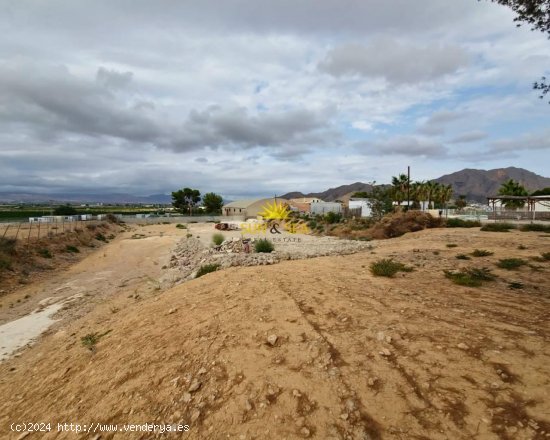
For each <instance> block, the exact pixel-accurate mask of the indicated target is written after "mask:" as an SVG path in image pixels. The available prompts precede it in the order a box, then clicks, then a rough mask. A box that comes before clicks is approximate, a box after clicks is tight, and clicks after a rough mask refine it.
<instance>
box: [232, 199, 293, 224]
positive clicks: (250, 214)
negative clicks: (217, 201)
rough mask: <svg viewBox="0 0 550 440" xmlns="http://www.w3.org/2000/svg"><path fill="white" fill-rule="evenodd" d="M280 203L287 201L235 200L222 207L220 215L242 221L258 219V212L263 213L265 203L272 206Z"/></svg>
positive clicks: (286, 202)
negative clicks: (237, 218)
mask: <svg viewBox="0 0 550 440" xmlns="http://www.w3.org/2000/svg"><path fill="white" fill-rule="evenodd" d="M281 202H283V203H285V204H288V201H287V200H285V199H280V198H268V199H246V200H237V201H235V202H231V203H228V204H227V205H224V206H223V208H222V215H223V216H225V217H239V218H241V219H243V220H248V219H249V218H258V217H259V215H260V212H262V211H263V209H264V206H265V205H266V204H267V203H270V204H273V203H281Z"/></svg>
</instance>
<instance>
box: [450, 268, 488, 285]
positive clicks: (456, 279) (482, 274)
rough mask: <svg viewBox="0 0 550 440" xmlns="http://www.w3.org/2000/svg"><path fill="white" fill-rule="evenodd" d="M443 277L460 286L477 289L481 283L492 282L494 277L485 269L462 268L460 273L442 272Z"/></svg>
mask: <svg viewBox="0 0 550 440" xmlns="http://www.w3.org/2000/svg"><path fill="white" fill-rule="evenodd" d="M443 272H444V273H445V277H446V278H449V279H450V280H451V281H452V282H453V283H455V284H458V285H460V286H468V287H479V286H481V284H482V281H492V280H494V279H495V276H494V275H493V274H492V273H491V271H490V270H489V269H487V268H481V269H478V268H464V269H461V270H460V271H455V272H453V271H450V270H444V271H443Z"/></svg>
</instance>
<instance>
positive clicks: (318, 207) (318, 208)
mask: <svg viewBox="0 0 550 440" xmlns="http://www.w3.org/2000/svg"><path fill="white" fill-rule="evenodd" d="M310 209H311V213H312V214H319V215H325V214H328V213H329V212H334V213H335V214H341V213H342V204H341V203H338V202H316V203H312V204H311V205H310Z"/></svg>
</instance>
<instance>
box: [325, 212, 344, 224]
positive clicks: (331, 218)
mask: <svg viewBox="0 0 550 440" xmlns="http://www.w3.org/2000/svg"><path fill="white" fill-rule="evenodd" d="M340 220H342V214H339V213H336V212H332V211H331V212H327V213H326V214H325V221H326V222H327V223H339V222H340Z"/></svg>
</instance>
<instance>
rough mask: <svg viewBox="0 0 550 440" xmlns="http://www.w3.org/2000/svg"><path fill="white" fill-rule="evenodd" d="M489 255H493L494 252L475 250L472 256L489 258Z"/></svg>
mask: <svg viewBox="0 0 550 440" xmlns="http://www.w3.org/2000/svg"><path fill="white" fill-rule="evenodd" d="M489 255H493V252H491V251H486V250H485V249H475V250H474V251H473V252H472V256H474V257H488V256H489Z"/></svg>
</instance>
